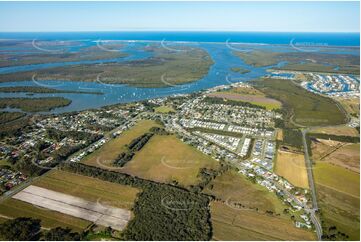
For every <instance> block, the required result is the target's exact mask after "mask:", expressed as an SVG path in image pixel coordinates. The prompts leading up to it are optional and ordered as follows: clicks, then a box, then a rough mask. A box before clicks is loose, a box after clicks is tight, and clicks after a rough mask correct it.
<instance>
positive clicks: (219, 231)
mask: <svg viewBox="0 0 361 242" xmlns="http://www.w3.org/2000/svg"><path fill="white" fill-rule="evenodd" d="M211 221H212V227H213V239H214V240H315V234H314V233H312V232H310V231H306V230H303V229H297V228H296V227H295V226H294V225H293V224H292V222H291V221H290V220H288V219H284V218H280V217H276V216H268V215H264V214H259V213H257V212H255V211H249V210H237V209H234V208H231V207H229V206H227V205H225V204H223V203H220V202H212V203H211Z"/></svg>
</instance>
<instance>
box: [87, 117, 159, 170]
mask: <svg viewBox="0 0 361 242" xmlns="http://www.w3.org/2000/svg"><path fill="white" fill-rule="evenodd" d="M159 126H160V125H159V124H157V123H156V122H155V121H152V120H140V121H138V123H137V124H136V125H135V126H133V127H132V128H130V129H129V130H127V131H124V132H123V133H122V134H121V135H120V136H118V137H117V138H115V139H112V140H110V141H109V142H107V143H106V144H104V145H103V146H102V147H101V148H100V149H98V150H96V151H94V152H93V153H92V154H90V155H88V156H86V157H85V158H84V159H83V160H82V161H81V162H82V163H84V164H87V165H92V166H99V167H102V168H107V169H112V163H113V161H114V160H115V159H116V158H117V157H118V155H119V154H120V153H122V152H124V151H125V150H126V147H125V145H128V144H129V143H130V142H131V141H132V140H133V139H135V138H138V137H139V136H141V135H143V134H145V133H147V132H148V131H149V129H150V128H152V127H159ZM114 169H117V168H116V167H114Z"/></svg>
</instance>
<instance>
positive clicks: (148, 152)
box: [122, 135, 218, 186]
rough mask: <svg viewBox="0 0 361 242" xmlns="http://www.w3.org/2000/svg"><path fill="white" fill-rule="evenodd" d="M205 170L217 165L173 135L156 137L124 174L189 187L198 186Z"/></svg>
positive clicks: (125, 169)
mask: <svg viewBox="0 0 361 242" xmlns="http://www.w3.org/2000/svg"><path fill="white" fill-rule="evenodd" d="M202 167H207V168H217V167H218V162H217V161H216V160H213V159H212V158H210V157H208V156H207V155H204V154H203V153H201V152H200V151H198V150H197V149H195V148H194V147H191V146H189V145H187V144H185V143H183V142H182V141H180V140H179V139H177V138H176V137H175V136H173V135H155V136H153V137H152V138H151V139H150V141H149V142H148V143H147V144H146V145H145V146H144V147H143V148H142V149H141V150H140V151H139V152H138V153H137V154H136V155H135V157H134V158H133V159H132V160H131V161H130V162H128V163H127V164H126V165H125V166H124V168H123V169H122V172H126V173H128V174H131V175H134V176H138V177H141V178H145V179H150V180H154V181H159V182H167V183H170V182H173V181H174V180H175V181H177V182H179V183H180V184H181V185H184V186H189V185H194V184H197V183H198V182H199V181H200V178H199V177H197V175H198V173H199V169H200V168H202Z"/></svg>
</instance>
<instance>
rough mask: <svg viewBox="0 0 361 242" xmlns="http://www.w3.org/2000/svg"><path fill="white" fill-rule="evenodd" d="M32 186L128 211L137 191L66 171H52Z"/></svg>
mask: <svg viewBox="0 0 361 242" xmlns="http://www.w3.org/2000/svg"><path fill="white" fill-rule="evenodd" d="M34 185H36V186H39V187H43V188H47V189H50V190H53V191H57V192H62V193H66V194H69V195H73V196H77V197H80V198H83V199H86V200H88V201H91V202H99V203H102V204H104V205H109V206H113V207H119V208H127V209H130V208H132V206H133V203H134V201H135V199H136V196H137V193H138V192H140V190H139V189H137V188H133V187H130V186H124V185H119V184H116V183H111V182H106V181H102V180H98V179H95V178H91V177H88V176H82V175H78V174H74V173H70V172H66V171H61V170H53V171H50V172H49V173H48V174H46V175H44V176H43V177H42V178H41V179H39V180H37V181H36V182H34Z"/></svg>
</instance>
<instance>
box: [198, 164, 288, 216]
mask: <svg viewBox="0 0 361 242" xmlns="http://www.w3.org/2000/svg"><path fill="white" fill-rule="evenodd" d="M203 192H204V193H207V194H211V195H214V196H215V197H217V198H219V199H221V200H222V201H224V202H226V204H228V205H229V206H231V207H232V206H234V205H235V204H238V205H239V204H241V206H242V208H243V209H246V210H253V211H258V212H259V213H262V214H264V213H265V212H266V211H272V212H273V213H274V214H280V215H281V216H283V209H285V208H287V207H286V206H285V205H283V204H282V202H281V200H280V199H278V198H277V196H276V195H275V194H274V193H271V192H269V191H268V190H267V189H265V188H264V187H262V186H260V185H258V184H254V183H252V182H251V181H249V180H247V179H246V178H245V177H244V176H243V175H241V174H238V173H237V172H236V171H234V170H229V171H227V172H225V173H223V174H222V175H220V176H217V177H216V178H215V179H214V180H212V181H211V182H210V183H209V184H208V186H207V187H206V188H205V189H204V190H203Z"/></svg>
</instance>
